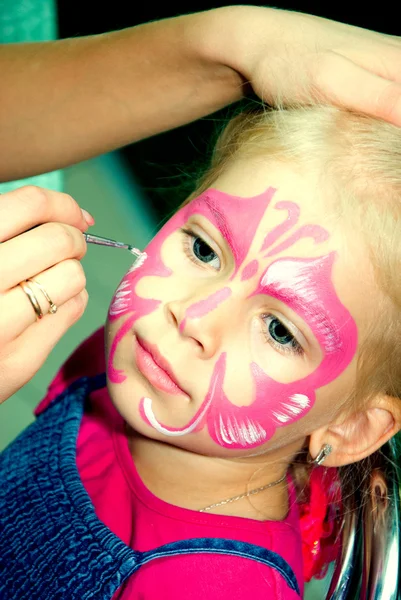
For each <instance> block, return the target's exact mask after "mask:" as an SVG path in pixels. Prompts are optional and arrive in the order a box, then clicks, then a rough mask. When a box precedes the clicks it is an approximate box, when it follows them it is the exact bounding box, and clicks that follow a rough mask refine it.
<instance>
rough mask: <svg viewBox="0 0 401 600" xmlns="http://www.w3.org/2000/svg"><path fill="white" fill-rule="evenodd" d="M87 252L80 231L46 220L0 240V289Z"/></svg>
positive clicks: (5, 288)
mask: <svg viewBox="0 0 401 600" xmlns="http://www.w3.org/2000/svg"><path fill="white" fill-rule="evenodd" d="M85 252H86V242H85V238H84V236H83V235H82V233H81V232H80V231H79V230H78V229H75V227H71V226H70V225H65V224H63V223H45V224H44V225H40V226H39V227H37V228H35V229H32V230H31V231H27V232H26V233H22V234H21V235H19V236H18V237H16V238H13V239H11V240H8V241H7V242H6V243H4V244H0V265H1V267H2V272H1V280H0V291H3V292H4V291H6V290H8V289H11V288H13V287H15V286H16V285H18V284H19V283H20V282H21V281H23V280H25V279H29V277H31V276H32V274H34V273H41V272H42V271H46V270H47V269H49V268H50V267H52V266H53V265H55V264H57V263H59V262H61V261H63V260H66V259H68V258H78V259H81V258H82V257H83V256H84V255H85Z"/></svg>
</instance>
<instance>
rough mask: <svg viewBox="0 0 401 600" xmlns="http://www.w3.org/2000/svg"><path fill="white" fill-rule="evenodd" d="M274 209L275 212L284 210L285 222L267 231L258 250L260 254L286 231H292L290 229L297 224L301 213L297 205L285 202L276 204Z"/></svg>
mask: <svg viewBox="0 0 401 600" xmlns="http://www.w3.org/2000/svg"><path fill="white" fill-rule="evenodd" d="M274 208H276V209H277V210H286V211H287V218H286V219H285V221H283V222H282V223H280V225H277V226H276V227H274V229H272V230H271V231H269V233H268V234H267V235H266V237H265V239H264V242H263V244H262V247H261V249H260V251H261V252H263V251H264V250H265V249H266V248H269V247H270V246H272V245H273V244H274V243H275V241H276V240H278V239H279V238H280V237H281V236H283V235H284V234H285V233H286V232H287V231H289V230H290V229H292V227H294V225H295V224H296V223H298V219H299V215H300V212H301V211H300V209H299V206H298V204H295V202H287V201H286V200H281V201H280V202H276V204H275V205H274Z"/></svg>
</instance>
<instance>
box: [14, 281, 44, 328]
mask: <svg viewBox="0 0 401 600" xmlns="http://www.w3.org/2000/svg"><path fill="white" fill-rule="evenodd" d="M19 285H20V286H21V288H22V289H23V290H24V292H25V294H26V295H27V296H28V298H29V301H30V303H31V304H32V308H33V310H34V311H35V315H36V317H37V318H38V319H41V318H42V317H43V313H42V309H41V308H40V304H39V302H38V299H37V298H36V296H35V294H34V291H33V289H32V288H31V286H30V285H29V283H28V282H27V281H21V283H20V284H19Z"/></svg>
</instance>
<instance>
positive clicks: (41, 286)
mask: <svg viewBox="0 0 401 600" xmlns="http://www.w3.org/2000/svg"><path fill="white" fill-rule="evenodd" d="M27 281H30V282H31V283H34V284H35V285H36V286H37V287H38V288H39V289H40V291H41V292H42V294H43V295H44V297H45V298H46V300H47V301H48V303H49V305H50V308H49V313H51V314H52V315H54V313H56V312H57V306H56V305H55V304H54V302H53V301H52V299H51V298H50V296H49V294H48V293H47V292H46V290H45V288H44V287H43V285H42V284H41V283H39V281H36V279H27Z"/></svg>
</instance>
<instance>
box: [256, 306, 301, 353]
mask: <svg viewBox="0 0 401 600" xmlns="http://www.w3.org/2000/svg"><path fill="white" fill-rule="evenodd" d="M263 321H264V323H265V325H266V329H267V331H265V337H266V340H267V342H269V343H270V344H271V345H272V346H274V347H275V348H277V349H278V350H279V351H281V352H291V353H293V354H303V348H302V346H301V345H300V344H299V343H298V342H297V340H296V339H295V337H294V336H293V335H292V333H291V332H290V331H289V330H288V329H287V327H286V326H285V325H284V324H283V323H282V322H281V321H280V319H279V318H278V317H276V316H275V315H272V314H268V315H263Z"/></svg>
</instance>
